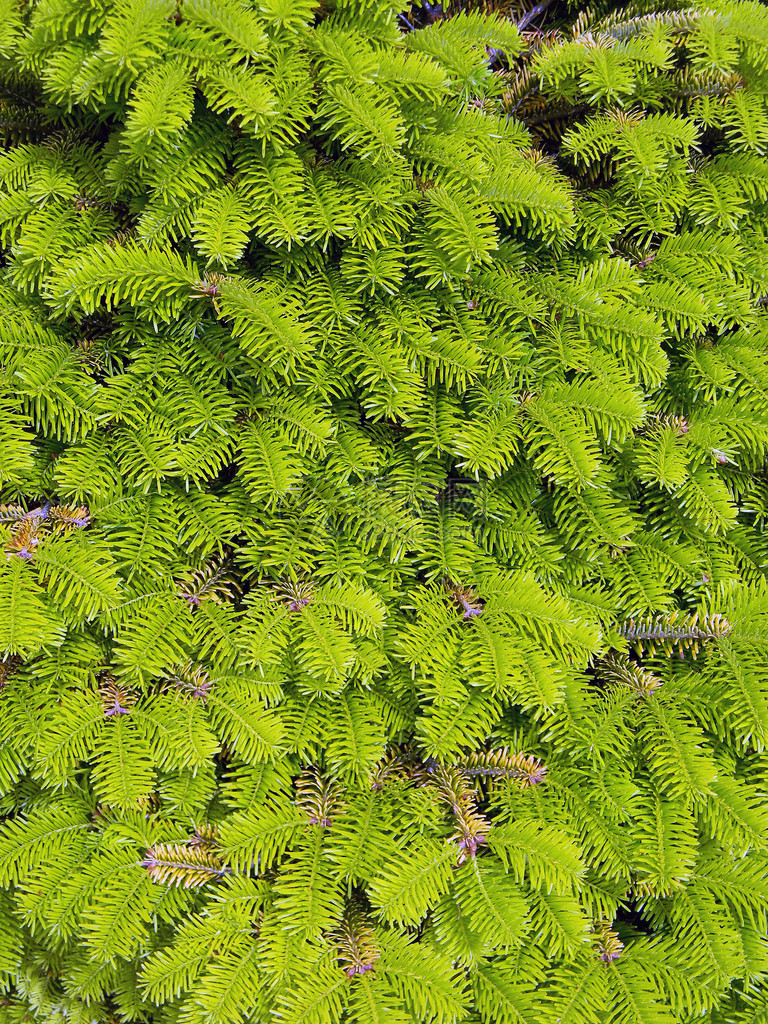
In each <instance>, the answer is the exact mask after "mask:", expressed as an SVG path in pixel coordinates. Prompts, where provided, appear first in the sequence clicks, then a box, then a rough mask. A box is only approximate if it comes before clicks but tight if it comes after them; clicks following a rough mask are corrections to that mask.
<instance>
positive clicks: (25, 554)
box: [16, 548, 32, 561]
mask: <svg viewBox="0 0 768 1024" xmlns="http://www.w3.org/2000/svg"><path fill="white" fill-rule="evenodd" d="M16 557H17V558H25V559H26V560H27V561H29V559H31V558H32V552H31V551H29V550H28V549H27V548H20V549H19V550H18V551H17V552H16Z"/></svg>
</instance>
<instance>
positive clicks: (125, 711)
mask: <svg viewBox="0 0 768 1024" xmlns="http://www.w3.org/2000/svg"><path fill="white" fill-rule="evenodd" d="M130 713H131V712H130V709H129V708H124V707H122V706H121V705H120V704H119V703H118V700H117V697H115V703H114V705H113V706H112V707H111V708H108V709H107V710H106V711H105V712H104V715H105V717H106V718H112V717H113V716H114V715H130Z"/></svg>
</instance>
